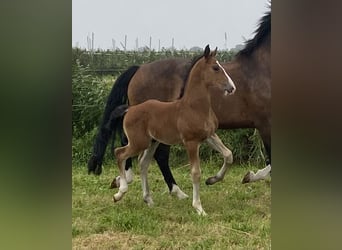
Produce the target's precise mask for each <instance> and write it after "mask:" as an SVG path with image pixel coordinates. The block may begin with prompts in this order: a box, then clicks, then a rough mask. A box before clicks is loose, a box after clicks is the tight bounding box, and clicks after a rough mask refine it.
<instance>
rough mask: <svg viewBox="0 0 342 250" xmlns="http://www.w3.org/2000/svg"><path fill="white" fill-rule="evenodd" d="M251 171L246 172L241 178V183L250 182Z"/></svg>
mask: <svg viewBox="0 0 342 250" xmlns="http://www.w3.org/2000/svg"><path fill="white" fill-rule="evenodd" d="M251 175H252V173H251V172H248V173H247V174H246V175H245V176H244V177H243V179H242V184H245V183H249V182H251Z"/></svg>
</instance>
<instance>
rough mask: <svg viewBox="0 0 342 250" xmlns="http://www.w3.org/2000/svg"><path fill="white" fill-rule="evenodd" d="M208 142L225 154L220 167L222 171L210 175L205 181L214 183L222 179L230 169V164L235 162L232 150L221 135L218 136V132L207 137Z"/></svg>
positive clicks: (209, 183) (208, 183)
mask: <svg viewBox="0 0 342 250" xmlns="http://www.w3.org/2000/svg"><path fill="white" fill-rule="evenodd" d="M207 142H208V144H209V146H210V147H212V148H213V149H215V150H216V151H218V152H220V153H221V154H222V156H223V165H222V167H221V169H220V171H219V172H218V173H217V174H216V175H215V176H212V177H209V178H208V179H207V180H206V181H205V183H206V184H207V185H212V184H214V183H216V182H218V181H222V180H223V178H224V176H225V174H226V172H227V170H228V169H229V166H230V165H231V164H232V163H233V154H232V151H230V150H229V149H228V148H227V147H226V146H225V145H224V144H223V142H222V141H221V139H220V137H218V135H217V134H214V135H212V136H211V137H209V138H208V139H207Z"/></svg>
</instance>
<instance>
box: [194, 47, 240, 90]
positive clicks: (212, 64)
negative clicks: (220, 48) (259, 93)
mask: <svg viewBox="0 0 342 250" xmlns="http://www.w3.org/2000/svg"><path fill="white" fill-rule="evenodd" d="M216 52H217V47H216V49H215V50H214V51H212V52H210V48H209V45H207V46H206V47H205V49H204V54H203V58H202V60H199V62H198V63H202V65H201V66H202V73H201V74H202V79H203V80H204V82H205V83H206V84H207V85H208V86H217V87H219V88H221V89H222V90H224V92H225V94H228V93H229V94H233V93H234V92H235V90H236V87H235V84H234V82H233V80H232V79H231V78H230V77H229V75H228V74H227V72H226V71H225V69H224V68H223V67H222V66H221V64H220V63H219V62H218V61H217V59H216V57H215V56H216Z"/></svg>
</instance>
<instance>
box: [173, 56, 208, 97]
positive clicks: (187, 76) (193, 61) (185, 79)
mask: <svg viewBox="0 0 342 250" xmlns="http://www.w3.org/2000/svg"><path fill="white" fill-rule="evenodd" d="M203 56H204V54H200V55H198V56H195V57H194V58H193V59H192V61H191V62H190V66H189V68H188V69H187V72H186V73H185V77H184V80H183V87H182V89H181V92H180V95H179V98H178V99H180V98H182V96H183V95H184V90H185V87H186V83H187V82H188V79H189V75H190V72H191V70H192V68H193V67H194V65H195V64H196V63H197V62H198V61H199V60H200V59H201V58H202V57H203Z"/></svg>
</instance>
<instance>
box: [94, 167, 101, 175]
mask: <svg viewBox="0 0 342 250" xmlns="http://www.w3.org/2000/svg"><path fill="white" fill-rule="evenodd" d="M101 173H102V167H101V166H97V167H96V168H95V171H94V174H95V175H100V174H101Z"/></svg>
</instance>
